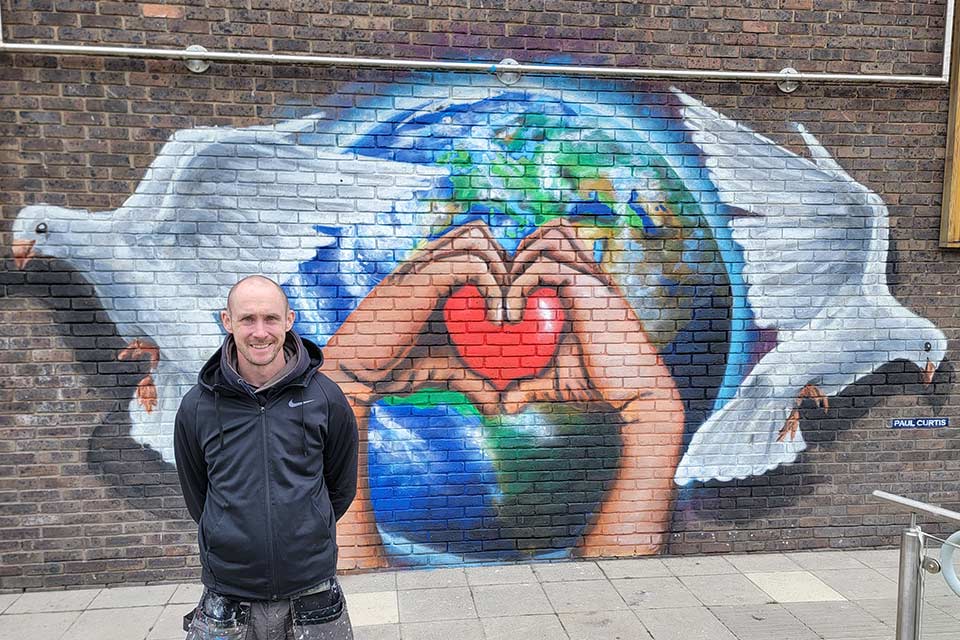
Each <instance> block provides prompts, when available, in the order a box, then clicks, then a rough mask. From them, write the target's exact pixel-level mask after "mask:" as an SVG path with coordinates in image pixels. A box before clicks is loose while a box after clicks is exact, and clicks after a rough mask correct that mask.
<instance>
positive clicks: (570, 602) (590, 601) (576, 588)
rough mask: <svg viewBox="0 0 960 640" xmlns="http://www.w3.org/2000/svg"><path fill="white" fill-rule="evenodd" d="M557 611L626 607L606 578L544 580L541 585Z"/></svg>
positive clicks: (567, 611) (569, 611) (575, 611)
mask: <svg viewBox="0 0 960 640" xmlns="http://www.w3.org/2000/svg"><path fill="white" fill-rule="evenodd" d="M540 586H541V587H543V590H544V591H545V592H546V594H547V597H548V598H549V599H550V604H552V605H553V609H554V611H556V612H557V613H578V612H586V611H613V610H616V609H626V608H627V603H626V602H624V601H623V598H621V597H620V594H619V593H617V590H616V589H614V588H613V585H612V584H610V583H609V582H607V581H606V580H580V581H576V582H544V583H543V584H541V585H540Z"/></svg>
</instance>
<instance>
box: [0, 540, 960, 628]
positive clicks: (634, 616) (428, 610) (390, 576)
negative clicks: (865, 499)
mask: <svg viewBox="0 0 960 640" xmlns="http://www.w3.org/2000/svg"><path fill="white" fill-rule="evenodd" d="M897 562H898V560H897V551H896V550H869V551H820V552H797V553H777V554H763V555H727V556H708V557H666V558H644V559H630V560H601V561H570V562H562V563H550V564H543V563H537V564H521V565H504V566H478V567H466V568H449V569H433V570H402V571H388V572H378V573H370V574H361V575H350V576H344V577H343V578H342V583H343V587H344V591H345V592H346V593H347V598H348V600H347V602H348V606H349V608H350V617H351V618H352V620H353V623H354V629H355V632H356V638H357V640H434V639H436V640H449V639H454V640H614V639H623V640H650V639H651V638H652V639H653V640H701V639H702V640H892V638H893V637H894V622H895V620H896V613H897V607H896V600H895V597H896V592H897V585H896V581H897ZM199 595H200V587H199V585H195V584H194V585H176V584H161V585H152V586H138V587H117V588H109V589H86V590H71V591H53V592H50V591H47V592H35V593H25V594H0V640H28V639H32V638H43V639H44V640H174V639H176V640H182V638H183V635H184V634H183V632H182V631H181V628H180V624H181V618H182V616H183V614H185V613H186V612H187V611H189V610H190V609H191V607H192V606H193V605H195V604H196V602H197V599H198V597H199ZM958 637H960V597H957V596H955V595H953V593H952V592H951V591H950V590H949V589H948V588H947V586H946V584H945V583H944V581H943V579H942V578H941V577H940V576H929V577H928V578H927V583H926V606H925V609H924V631H923V635H922V640H947V639H948V638H949V639H950V640H956V638H958Z"/></svg>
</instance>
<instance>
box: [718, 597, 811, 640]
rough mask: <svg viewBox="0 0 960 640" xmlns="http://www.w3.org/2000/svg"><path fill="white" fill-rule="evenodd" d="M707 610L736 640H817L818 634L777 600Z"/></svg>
mask: <svg viewBox="0 0 960 640" xmlns="http://www.w3.org/2000/svg"><path fill="white" fill-rule="evenodd" d="M710 611H712V612H713V615H715V616H716V617H717V619H719V620H720V622H722V623H723V625H724V626H725V627H726V628H727V629H729V630H730V631H731V632H732V633H733V634H734V635H735V636H736V637H737V638H738V639H739V640H819V638H820V636H818V635H817V634H815V633H814V632H813V631H812V630H811V629H810V628H809V627H807V626H806V625H804V624H803V623H802V622H800V621H799V620H797V619H796V618H795V617H794V616H793V614H792V613H790V612H789V611H787V610H786V609H784V608H783V607H782V606H781V605H779V604H761V605H747V606H742V607H711V608H710Z"/></svg>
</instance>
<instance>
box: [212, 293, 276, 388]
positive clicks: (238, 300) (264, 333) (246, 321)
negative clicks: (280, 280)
mask: <svg viewBox="0 0 960 640" xmlns="http://www.w3.org/2000/svg"><path fill="white" fill-rule="evenodd" d="M220 319H221V321H222V322H223V327H224V328H225V329H226V330H227V333H232V334H233V337H234V340H235V341H236V343H237V355H238V360H239V363H238V364H239V365H240V366H239V368H240V373H241V375H244V376H245V377H247V376H248V375H249V373H251V372H254V371H259V372H263V371H264V370H265V369H267V370H269V373H271V374H272V373H275V371H274V369H275V370H276V371H279V370H280V369H281V368H282V367H283V358H279V359H278V358H277V356H279V355H280V354H281V353H282V351H283V342H284V339H285V334H286V333H287V331H289V330H290V328H291V327H292V326H293V319H294V313H293V310H292V309H290V308H289V307H288V306H287V303H286V300H285V298H284V296H283V294H282V293H281V292H280V291H278V290H277V288H276V287H275V286H273V285H272V284H270V283H268V282H264V281H262V280H256V279H254V280H248V281H246V282H243V283H241V284H240V286H239V287H237V289H236V290H235V291H234V293H233V297H232V298H231V300H230V302H229V305H228V307H227V309H226V310H225V311H222V312H221V313H220Z"/></svg>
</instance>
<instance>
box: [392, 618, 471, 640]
mask: <svg viewBox="0 0 960 640" xmlns="http://www.w3.org/2000/svg"><path fill="white" fill-rule="evenodd" d="M400 636H401V637H402V638H403V640H451V638H456V639H457V640H484V639H483V627H482V626H481V624H480V621H479V620H476V619H474V620H439V621H431V622H405V623H402V624H401V625H400Z"/></svg>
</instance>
